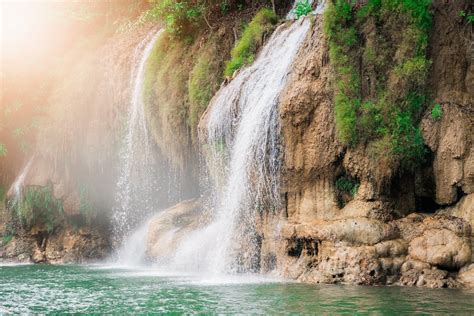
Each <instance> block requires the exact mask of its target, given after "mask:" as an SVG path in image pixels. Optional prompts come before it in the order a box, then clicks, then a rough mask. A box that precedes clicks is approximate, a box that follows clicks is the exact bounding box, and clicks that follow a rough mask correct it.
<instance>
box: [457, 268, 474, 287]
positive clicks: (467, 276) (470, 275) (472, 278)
mask: <svg viewBox="0 0 474 316" xmlns="http://www.w3.org/2000/svg"><path fill="white" fill-rule="evenodd" d="M458 280H459V282H461V284H463V285H464V286H466V287H470V288H474V264H471V265H469V266H466V267H464V268H462V269H461V271H459V276H458Z"/></svg>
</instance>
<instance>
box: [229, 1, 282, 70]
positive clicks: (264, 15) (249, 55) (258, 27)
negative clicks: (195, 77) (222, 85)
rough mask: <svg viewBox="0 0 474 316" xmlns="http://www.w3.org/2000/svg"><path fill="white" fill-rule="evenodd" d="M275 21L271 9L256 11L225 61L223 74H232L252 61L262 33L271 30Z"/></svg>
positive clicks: (275, 18) (276, 18) (260, 41)
mask: <svg viewBox="0 0 474 316" xmlns="http://www.w3.org/2000/svg"><path fill="white" fill-rule="evenodd" d="M277 22H278V17H277V16H276V14H275V13H274V12H273V11H272V10H270V9H266V8H264V9H261V10H260V11H258V12H257V14H256V15H255V17H254V18H253V19H252V21H251V22H250V23H249V24H248V25H247V26H246V27H245V29H244V31H243V33H242V36H241V38H240V39H239V40H238V41H237V43H236V44H235V46H234V48H233V49H232V51H231V59H230V60H229V61H228V62H227V63H226V68H225V71H224V75H225V76H232V74H233V73H234V72H235V71H236V70H238V69H240V68H241V67H242V66H244V65H247V64H250V63H252V62H253V60H254V58H255V54H256V53H257V50H258V48H259V47H260V46H261V45H262V41H263V37H264V35H265V34H267V33H269V32H271V31H272V30H273V29H274V27H275V25H276V23H277Z"/></svg>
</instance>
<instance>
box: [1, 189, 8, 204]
mask: <svg viewBox="0 0 474 316" xmlns="http://www.w3.org/2000/svg"><path fill="white" fill-rule="evenodd" d="M6 194H7V190H6V189H5V187H4V186H3V185H0V203H3V201H4V200H5V195H6Z"/></svg>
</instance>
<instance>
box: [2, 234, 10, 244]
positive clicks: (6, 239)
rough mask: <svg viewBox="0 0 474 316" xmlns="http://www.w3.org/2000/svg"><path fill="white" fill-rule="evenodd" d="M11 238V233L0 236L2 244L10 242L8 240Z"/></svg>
mask: <svg viewBox="0 0 474 316" xmlns="http://www.w3.org/2000/svg"><path fill="white" fill-rule="evenodd" d="M12 240H13V236H12V235H5V236H3V237H2V243H3V245H6V244H8V243H10V241H12Z"/></svg>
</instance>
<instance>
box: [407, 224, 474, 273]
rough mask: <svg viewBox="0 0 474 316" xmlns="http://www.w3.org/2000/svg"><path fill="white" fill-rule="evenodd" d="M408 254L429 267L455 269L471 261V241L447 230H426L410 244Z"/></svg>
mask: <svg viewBox="0 0 474 316" xmlns="http://www.w3.org/2000/svg"><path fill="white" fill-rule="evenodd" d="M409 254H410V256H411V257H412V258H414V259H417V260H420V261H423V262H426V263H428V264H430V265H434V266H438V267H442V268H446V269H456V268H460V267H462V266H464V265H465V264H467V263H469V262H470V261H471V240H470V238H467V237H464V238H462V237H458V236H456V234H455V233H453V232H452V231H449V230H447V229H440V230H427V231H425V232H424V233H423V235H422V236H420V237H416V238H415V239H413V240H412V241H411V242H410V248H409Z"/></svg>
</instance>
